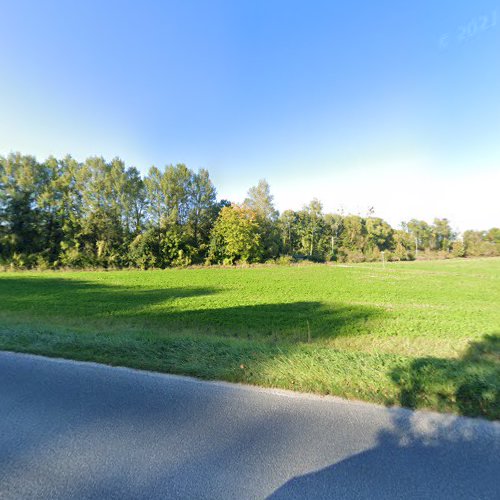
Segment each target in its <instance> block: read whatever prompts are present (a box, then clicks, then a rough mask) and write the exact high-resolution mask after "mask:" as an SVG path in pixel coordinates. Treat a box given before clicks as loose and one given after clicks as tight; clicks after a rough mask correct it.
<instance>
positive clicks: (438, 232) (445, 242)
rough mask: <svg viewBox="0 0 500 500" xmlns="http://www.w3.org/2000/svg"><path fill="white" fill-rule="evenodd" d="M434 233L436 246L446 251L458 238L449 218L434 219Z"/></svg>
mask: <svg viewBox="0 0 500 500" xmlns="http://www.w3.org/2000/svg"><path fill="white" fill-rule="evenodd" d="M432 235H433V239H434V248H435V249H436V250H444V251H446V252H448V251H449V250H450V247H451V244H452V242H453V241H454V240H455V238H456V235H455V233H454V232H453V230H452V229H451V226H450V222H449V220H448V219H437V218H436V219H434V224H433V225H432Z"/></svg>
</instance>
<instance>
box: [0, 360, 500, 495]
mask: <svg viewBox="0 0 500 500" xmlns="http://www.w3.org/2000/svg"><path fill="white" fill-rule="evenodd" d="M267 497H270V498H274V499H281V498H315V499H317V498H369V499H374V498H404V499H406V500H407V499H411V498H452V499H454V500H456V499H459V498H464V499H476V498H477V499H479V498H488V499H490V498H492V499H493V498H500V424H498V423H489V422H485V421H481V420H473V419H466V418H458V417H451V416H449V415H438V414H435V413H425V412H411V411H408V410H401V409H386V408H383V407H379V406H375V405H370V404H365V403H357V402H347V401H344V400H340V399H337V398H331V397H318V396H308V395H300V394H293V393H288V392H280V391H272V390H265V389H258V388H251V387H246V386H240V385H231V384H226V383H212V382H202V381H198V380H194V379H191V378H187V377H176V376H170V375H160V374H154V373H148V372H139V371H135V370H130V369H126V368H111V367H107V366H102V365H97V364H92V363H78V362H71V361H64V360H50V359H46V358H42V357H36V356H29V355H19V354H11V353H2V352H0V498H1V499H2V500H4V499H23V500H24V499H29V498H37V499H40V498H41V499H45V498H46V499H59V498H65V499H66V498H78V499H81V498H96V499H102V498H116V499H120V500H122V499H127V498H147V499H151V498H162V499H164V498H217V499H221V498H238V499H240V498H252V499H254V498H267Z"/></svg>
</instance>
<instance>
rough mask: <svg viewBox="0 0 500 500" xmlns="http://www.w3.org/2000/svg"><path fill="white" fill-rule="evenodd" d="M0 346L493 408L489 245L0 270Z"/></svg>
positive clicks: (493, 302) (490, 411)
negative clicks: (484, 253)
mask: <svg viewBox="0 0 500 500" xmlns="http://www.w3.org/2000/svg"><path fill="white" fill-rule="evenodd" d="M0 349H5V350H12V351H20V352H32V353H39V354H45V355H49V356H62V357H67V358H73V359H82V360H94V361H99V362H104V363H109V364H114V365H124V366H131V367H136V368H144V369H151V370H158V371H165V372H171V373H181V374H189V375H195V376H198V377H203V378H214V379H224V380H230V381H238V382H246V383H253V384H259V385H264V386H273V387H281V388H287V389H296V390H303V391H314V392H318V393H323V394H335V395H339V396H343V397H347V398H355V399H363V400H367V401H374V402H378V403H383V404H398V405H404V406H409V407H414V408H417V407H422V408H432V409H436V410H440V411H453V412H456V413H461V414H466V415H471V416H485V417H488V418H497V419H498V418H500V259H497V258H495V259H493V258H492V259H477V260H448V261H429V262H404V263H389V264H386V267H385V268H382V267H381V265H380V264H359V265H352V266H340V265H339V266H327V265H310V266H303V267H255V268H232V269H223V268H200V269H186V270H179V269H172V270H166V271H113V272H43V273H37V272H18V273H0Z"/></svg>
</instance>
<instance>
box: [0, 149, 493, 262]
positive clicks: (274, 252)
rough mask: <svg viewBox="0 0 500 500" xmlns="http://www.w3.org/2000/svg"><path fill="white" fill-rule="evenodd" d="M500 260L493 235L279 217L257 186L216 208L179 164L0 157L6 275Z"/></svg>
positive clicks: (200, 180) (196, 176)
mask: <svg viewBox="0 0 500 500" xmlns="http://www.w3.org/2000/svg"><path fill="white" fill-rule="evenodd" d="M381 252H384V255H385V258H386V259H387V260H410V259H414V258H417V257H418V258H432V257H450V256H454V257H464V256H482V255H484V256H493V255H500V229H499V228H491V229H489V230H486V231H474V230H469V231H465V232H464V234H463V237H462V238H459V236H458V235H457V234H456V233H455V232H454V231H453V229H452V227H451V224H450V221H448V220H447V219H445V218H441V219H440V218H436V219H434V221H433V223H432V224H429V223H428V222H426V221H422V220H416V219H412V220H410V221H408V222H405V223H402V225H401V229H395V228H392V227H391V226H390V225H389V224H388V223H387V222H386V221H384V220H383V219H381V218H379V217H376V216H375V215H374V213H373V210H370V212H369V214H368V215H367V216H366V217H361V216H360V215H352V214H347V215H344V214H333V213H326V214H325V213H324V212H323V206H322V204H321V202H320V201H319V200H317V199H313V200H312V201H311V202H310V203H309V204H307V205H306V206H304V207H303V208H302V209H301V210H298V211H294V210H285V211H284V212H283V213H281V214H280V213H279V212H278V210H276V208H275V206H274V199H273V196H272V194H271V188H270V186H269V184H268V182H267V181H266V180H265V179H261V180H259V182H258V183H257V185H256V186H253V187H251V188H250V189H249V191H248V195H247V198H246V199H245V200H244V202H243V203H242V204H238V203H231V202H228V201H227V200H218V199H217V191H216V188H215V186H214V185H213V183H212V181H211V179H210V175H209V172H208V171H207V170H205V169H200V170H198V171H196V172H195V171H193V170H191V169H190V168H188V167H187V166H186V165H184V164H177V165H166V166H165V167H163V168H157V167H155V166H153V167H151V168H150V169H149V171H148V173H147V174H146V175H145V176H141V174H140V172H139V170H138V169H137V168H135V167H127V166H126V165H125V163H124V162H123V161H122V160H121V159H119V158H114V159H112V160H111V161H106V160H105V159H104V158H102V157H90V158H87V159H86V160H85V161H84V162H78V161H76V160H75V159H74V158H72V157H71V156H66V157H65V158H62V159H57V158H54V157H49V158H48V159H47V160H45V161H43V162H39V161H37V160H36V158H35V157H33V156H30V155H22V154H20V153H13V154H10V155H8V156H7V157H0V264H1V265H3V266H10V267H13V268H31V267H37V268H58V267H138V268H143V269H146V268H152V267H155V268H164V267H169V266H184V265H189V264H202V263H212V264H221V263H225V264H229V263H231V264H232V263H235V262H239V261H240V262H263V261H268V260H275V259H278V258H280V257H283V256H287V258H288V259H296V260H301V259H309V260H313V261H320V262H321V261H339V262H360V261H372V260H378V259H380V257H381Z"/></svg>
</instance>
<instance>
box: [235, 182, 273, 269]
mask: <svg viewBox="0 0 500 500" xmlns="http://www.w3.org/2000/svg"><path fill="white" fill-rule="evenodd" d="M273 200H274V197H273V196H272V194H271V187H270V186H269V183H268V182H267V181H266V180H265V179H261V180H259V182H258V184H257V185H256V186H253V187H251V188H250V189H249V190H248V197H247V198H246V199H245V201H244V203H243V205H244V206H246V207H248V208H249V209H250V210H253V211H254V212H255V215H256V218H257V222H258V224H259V230H260V232H259V235H260V242H261V245H260V248H261V251H262V256H261V257H262V258H263V259H268V258H274V257H277V256H278V254H279V250H280V234H279V229H278V225H277V220H278V216H279V213H278V211H277V210H276V209H275V207H274V204H273Z"/></svg>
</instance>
